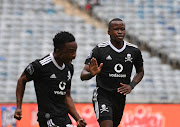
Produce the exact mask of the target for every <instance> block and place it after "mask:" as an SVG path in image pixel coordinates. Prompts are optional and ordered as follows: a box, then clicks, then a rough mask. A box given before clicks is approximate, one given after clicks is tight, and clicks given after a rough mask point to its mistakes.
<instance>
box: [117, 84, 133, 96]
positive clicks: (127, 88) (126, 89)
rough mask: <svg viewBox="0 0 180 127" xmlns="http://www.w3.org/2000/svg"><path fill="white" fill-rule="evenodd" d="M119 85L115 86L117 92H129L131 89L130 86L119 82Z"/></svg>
mask: <svg viewBox="0 0 180 127" xmlns="http://www.w3.org/2000/svg"><path fill="white" fill-rule="evenodd" d="M120 85H121V87H119V88H117V92H118V93H120V94H124V95H126V94H129V93H130V92H131V91H132V88H131V86H130V85H127V84H123V83H120Z"/></svg>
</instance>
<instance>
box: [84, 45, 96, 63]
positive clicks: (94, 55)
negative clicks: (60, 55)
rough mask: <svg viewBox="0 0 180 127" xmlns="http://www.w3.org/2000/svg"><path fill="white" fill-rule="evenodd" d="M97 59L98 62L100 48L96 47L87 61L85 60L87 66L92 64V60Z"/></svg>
mask: <svg viewBox="0 0 180 127" xmlns="http://www.w3.org/2000/svg"><path fill="white" fill-rule="evenodd" d="M93 57H94V58H96V60H98V47H97V46H96V47H95V48H94V49H93V50H92V51H91V52H90V53H89V55H88V56H87V58H86V60H85V64H88V63H90V62H91V59H92V58H93Z"/></svg>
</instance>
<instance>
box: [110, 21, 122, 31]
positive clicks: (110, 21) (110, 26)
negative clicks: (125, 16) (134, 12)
mask: <svg viewBox="0 0 180 127" xmlns="http://www.w3.org/2000/svg"><path fill="white" fill-rule="evenodd" d="M113 21H123V20H122V19H120V18H114V19H112V20H111V21H110V22H109V24H108V30H109V29H110V27H111V23H112V22H113Z"/></svg>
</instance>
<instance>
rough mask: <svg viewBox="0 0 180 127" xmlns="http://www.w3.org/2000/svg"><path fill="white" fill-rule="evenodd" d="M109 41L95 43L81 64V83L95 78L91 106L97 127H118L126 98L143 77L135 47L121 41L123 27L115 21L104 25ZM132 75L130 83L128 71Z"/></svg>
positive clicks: (140, 57) (141, 60)
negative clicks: (106, 26) (106, 28)
mask: <svg viewBox="0 0 180 127" xmlns="http://www.w3.org/2000/svg"><path fill="white" fill-rule="evenodd" d="M108 34H109V35H110V41H108V42H102V43H99V44H98V45H97V46H96V47H95V48H94V49H93V50H92V52H91V53H90V55H89V56H88V57H87V59H86V61H85V66H84V68H83V70H82V73H81V80H89V79H91V78H92V77H94V76H95V75H96V89H95V90H94V93H93V106H94V110H95V113H96V117H97V120H98V122H99V125H100V126H101V127H117V126H118V125H119V124H120V121H121V118H122V115H123V111H124V106H125V101H126V94H129V93H130V92H131V91H132V90H133V88H134V87H135V86H136V85H137V84H138V83H139V82H140V81H141V79H142V78H143V76H144V68H143V59H142V55H141V51H140V50H139V49H138V48H137V46H135V45H133V44H130V43H128V42H126V41H124V37H125V23H124V21H122V20H121V19H119V18H115V19H113V20H111V21H110V22H109V24H108ZM133 66H135V69H136V74H135V75H134V77H133V79H132V81H131V73H132V68H133Z"/></svg>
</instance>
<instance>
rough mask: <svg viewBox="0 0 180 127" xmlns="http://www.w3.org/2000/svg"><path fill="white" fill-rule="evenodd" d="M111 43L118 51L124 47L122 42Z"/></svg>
mask: <svg viewBox="0 0 180 127" xmlns="http://www.w3.org/2000/svg"><path fill="white" fill-rule="evenodd" d="M111 43H112V45H113V46H114V47H116V48H117V49H121V48H122V47H123V46H124V41H121V42H117V41H112V40H111Z"/></svg>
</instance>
